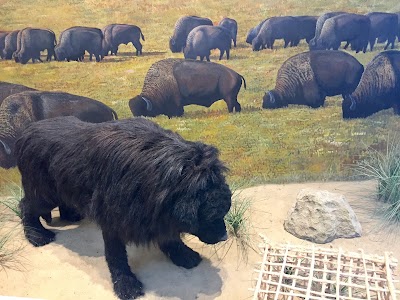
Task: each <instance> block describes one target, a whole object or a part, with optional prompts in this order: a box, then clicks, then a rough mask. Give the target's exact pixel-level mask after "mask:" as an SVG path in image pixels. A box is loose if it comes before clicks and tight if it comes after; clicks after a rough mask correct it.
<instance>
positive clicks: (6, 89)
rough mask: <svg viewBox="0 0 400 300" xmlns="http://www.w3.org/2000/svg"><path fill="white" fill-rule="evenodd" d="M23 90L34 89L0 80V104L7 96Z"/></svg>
mask: <svg viewBox="0 0 400 300" xmlns="http://www.w3.org/2000/svg"><path fill="white" fill-rule="evenodd" d="M25 91H35V89H33V88H30V87H27V86H24V85H20V84H14V83H9V82H4V81H0V106H1V103H2V102H3V100H4V99H5V98H7V97H8V96H10V95H13V94H17V93H21V92H25Z"/></svg>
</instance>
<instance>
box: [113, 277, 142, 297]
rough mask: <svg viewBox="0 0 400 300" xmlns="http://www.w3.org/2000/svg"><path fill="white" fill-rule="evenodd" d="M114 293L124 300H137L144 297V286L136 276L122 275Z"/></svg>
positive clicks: (117, 280)
mask: <svg viewBox="0 0 400 300" xmlns="http://www.w3.org/2000/svg"><path fill="white" fill-rule="evenodd" d="M114 292H115V294H116V295H117V296H118V298H120V299H122V300H130V299H136V298H138V297H140V296H143V295H144V293H143V284H142V283H141V282H140V281H139V280H138V279H137V278H136V277H135V275H133V274H130V275H126V274H123V275H120V276H118V278H117V279H116V280H115V282H114Z"/></svg>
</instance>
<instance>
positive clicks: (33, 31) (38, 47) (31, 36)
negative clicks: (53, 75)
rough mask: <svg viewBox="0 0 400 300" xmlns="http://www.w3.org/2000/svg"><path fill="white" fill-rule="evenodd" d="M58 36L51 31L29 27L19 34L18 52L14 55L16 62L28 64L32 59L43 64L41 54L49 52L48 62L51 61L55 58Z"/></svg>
mask: <svg viewBox="0 0 400 300" xmlns="http://www.w3.org/2000/svg"><path fill="white" fill-rule="evenodd" d="M55 45H56V35H55V34H54V32H53V31H51V30H49V29H40V28H31V27H27V28H24V29H22V30H21V31H20V32H18V35H17V50H16V51H15V52H14V53H13V57H14V59H15V62H19V63H21V64H26V63H27V62H28V61H29V60H30V59H32V62H33V63H34V62H35V60H38V61H40V62H43V61H42V60H41V59H40V52H41V51H43V50H47V58H46V61H51V58H52V57H53V56H54V57H55V54H54V46H55Z"/></svg>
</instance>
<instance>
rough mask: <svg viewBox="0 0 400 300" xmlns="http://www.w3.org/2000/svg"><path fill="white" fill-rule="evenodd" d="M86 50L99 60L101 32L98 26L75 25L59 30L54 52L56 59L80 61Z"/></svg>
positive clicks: (101, 47) (101, 42) (101, 44)
mask: <svg viewBox="0 0 400 300" xmlns="http://www.w3.org/2000/svg"><path fill="white" fill-rule="evenodd" d="M85 51H87V52H88V53H89V54H90V60H92V56H94V57H95V58H96V61H97V62H99V61H101V59H102V58H103V32H102V31H101V29H99V28H94V27H83V26H75V27H71V28H68V29H66V30H64V31H63V32H61V34H60V38H59V42H58V45H57V46H56V47H55V53H56V57H57V60H58V61H64V60H67V61H70V60H78V61H81V60H82V59H83V56H84V54H85Z"/></svg>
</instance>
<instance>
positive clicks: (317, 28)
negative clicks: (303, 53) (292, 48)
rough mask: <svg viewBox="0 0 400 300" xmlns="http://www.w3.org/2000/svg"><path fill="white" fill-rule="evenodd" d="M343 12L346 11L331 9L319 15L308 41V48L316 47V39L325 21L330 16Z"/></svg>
mask: <svg viewBox="0 0 400 300" xmlns="http://www.w3.org/2000/svg"><path fill="white" fill-rule="evenodd" d="M343 14H346V12H343V11H332V12H327V13H324V14H323V15H321V16H320V17H319V18H318V20H317V23H316V25H315V36H314V37H313V38H312V39H311V40H310V42H309V46H310V50H312V48H315V47H316V45H317V40H318V38H319V36H320V35H321V31H322V27H323V26H324V23H325V21H326V20H328V19H330V18H332V17H335V16H339V15H343Z"/></svg>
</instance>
